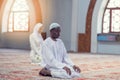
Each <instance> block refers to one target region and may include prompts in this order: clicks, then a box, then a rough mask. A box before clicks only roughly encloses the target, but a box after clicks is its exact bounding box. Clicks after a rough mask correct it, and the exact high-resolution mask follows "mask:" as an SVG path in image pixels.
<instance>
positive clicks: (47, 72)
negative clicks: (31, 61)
mask: <svg viewBox="0 0 120 80" xmlns="http://www.w3.org/2000/svg"><path fill="white" fill-rule="evenodd" d="M39 75H42V76H51V72H50V70H48V69H46V68H43V69H42V70H41V71H40V72H39Z"/></svg>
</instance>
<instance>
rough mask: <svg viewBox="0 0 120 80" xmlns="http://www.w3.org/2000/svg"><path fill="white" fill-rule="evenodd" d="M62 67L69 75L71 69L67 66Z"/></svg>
mask: <svg viewBox="0 0 120 80" xmlns="http://www.w3.org/2000/svg"><path fill="white" fill-rule="evenodd" d="M63 69H64V70H65V71H66V72H67V73H68V74H69V75H71V70H70V69H69V68H68V67H66V66H65V67H63Z"/></svg>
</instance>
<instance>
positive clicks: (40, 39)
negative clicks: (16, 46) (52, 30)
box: [33, 23, 43, 42]
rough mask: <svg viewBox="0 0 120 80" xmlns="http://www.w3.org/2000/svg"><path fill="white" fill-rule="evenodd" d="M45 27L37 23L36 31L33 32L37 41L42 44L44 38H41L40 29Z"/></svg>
mask: <svg viewBox="0 0 120 80" xmlns="http://www.w3.org/2000/svg"><path fill="white" fill-rule="evenodd" d="M42 26H43V24H42V23H37V24H36V25H35V27H34V30H33V35H34V37H35V38H36V39H38V40H39V41H40V42H42V41H43V38H42V36H41V33H40V32H39V29H40V28H41V27H42Z"/></svg>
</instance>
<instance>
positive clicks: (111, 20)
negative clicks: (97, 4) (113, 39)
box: [102, 0, 120, 33]
mask: <svg viewBox="0 0 120 80" xmlns="http://www.w3.org/2000/svg"><path fill="white" fill-rule="evenodd" d="M102 22H103V25H102V32H103V33H118V32H120V1H119V0H108V3H107V5H106V9H105V12H104V16H103V21H102Z"/></svg>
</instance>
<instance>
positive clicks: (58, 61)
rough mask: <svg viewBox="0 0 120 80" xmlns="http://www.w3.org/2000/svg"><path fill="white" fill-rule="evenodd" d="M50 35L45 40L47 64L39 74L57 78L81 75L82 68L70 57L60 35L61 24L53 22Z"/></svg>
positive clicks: (44, 50) (43, 50) (44, 55)
mask: <svg viewBox="0 0 120 80" xmlns="http://www.w3.org/2000/svg"><path fill="white" fill-rule="evenodd" d="M49 30H50V37H48V38H47V39H46V40H45V41H44V46H43V48H42V56H43V59H44V61H45V63H46V64H47V65H46V66H45V68H43V69H42V70H41V71H40V72H39V74H40V75H43V76H52V77H57V78H74V77H80V69H79V67H77V66H76V65H74V64H73V62H72V61H71V59H70V58H69V57H68V54H67V52H66V48H65V46H64V43H63V41H62V40H61V39H59V36H60V31H61V29H60V25H59V24H58V23H52V24H51V25H50V27H49Z"/></svg>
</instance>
